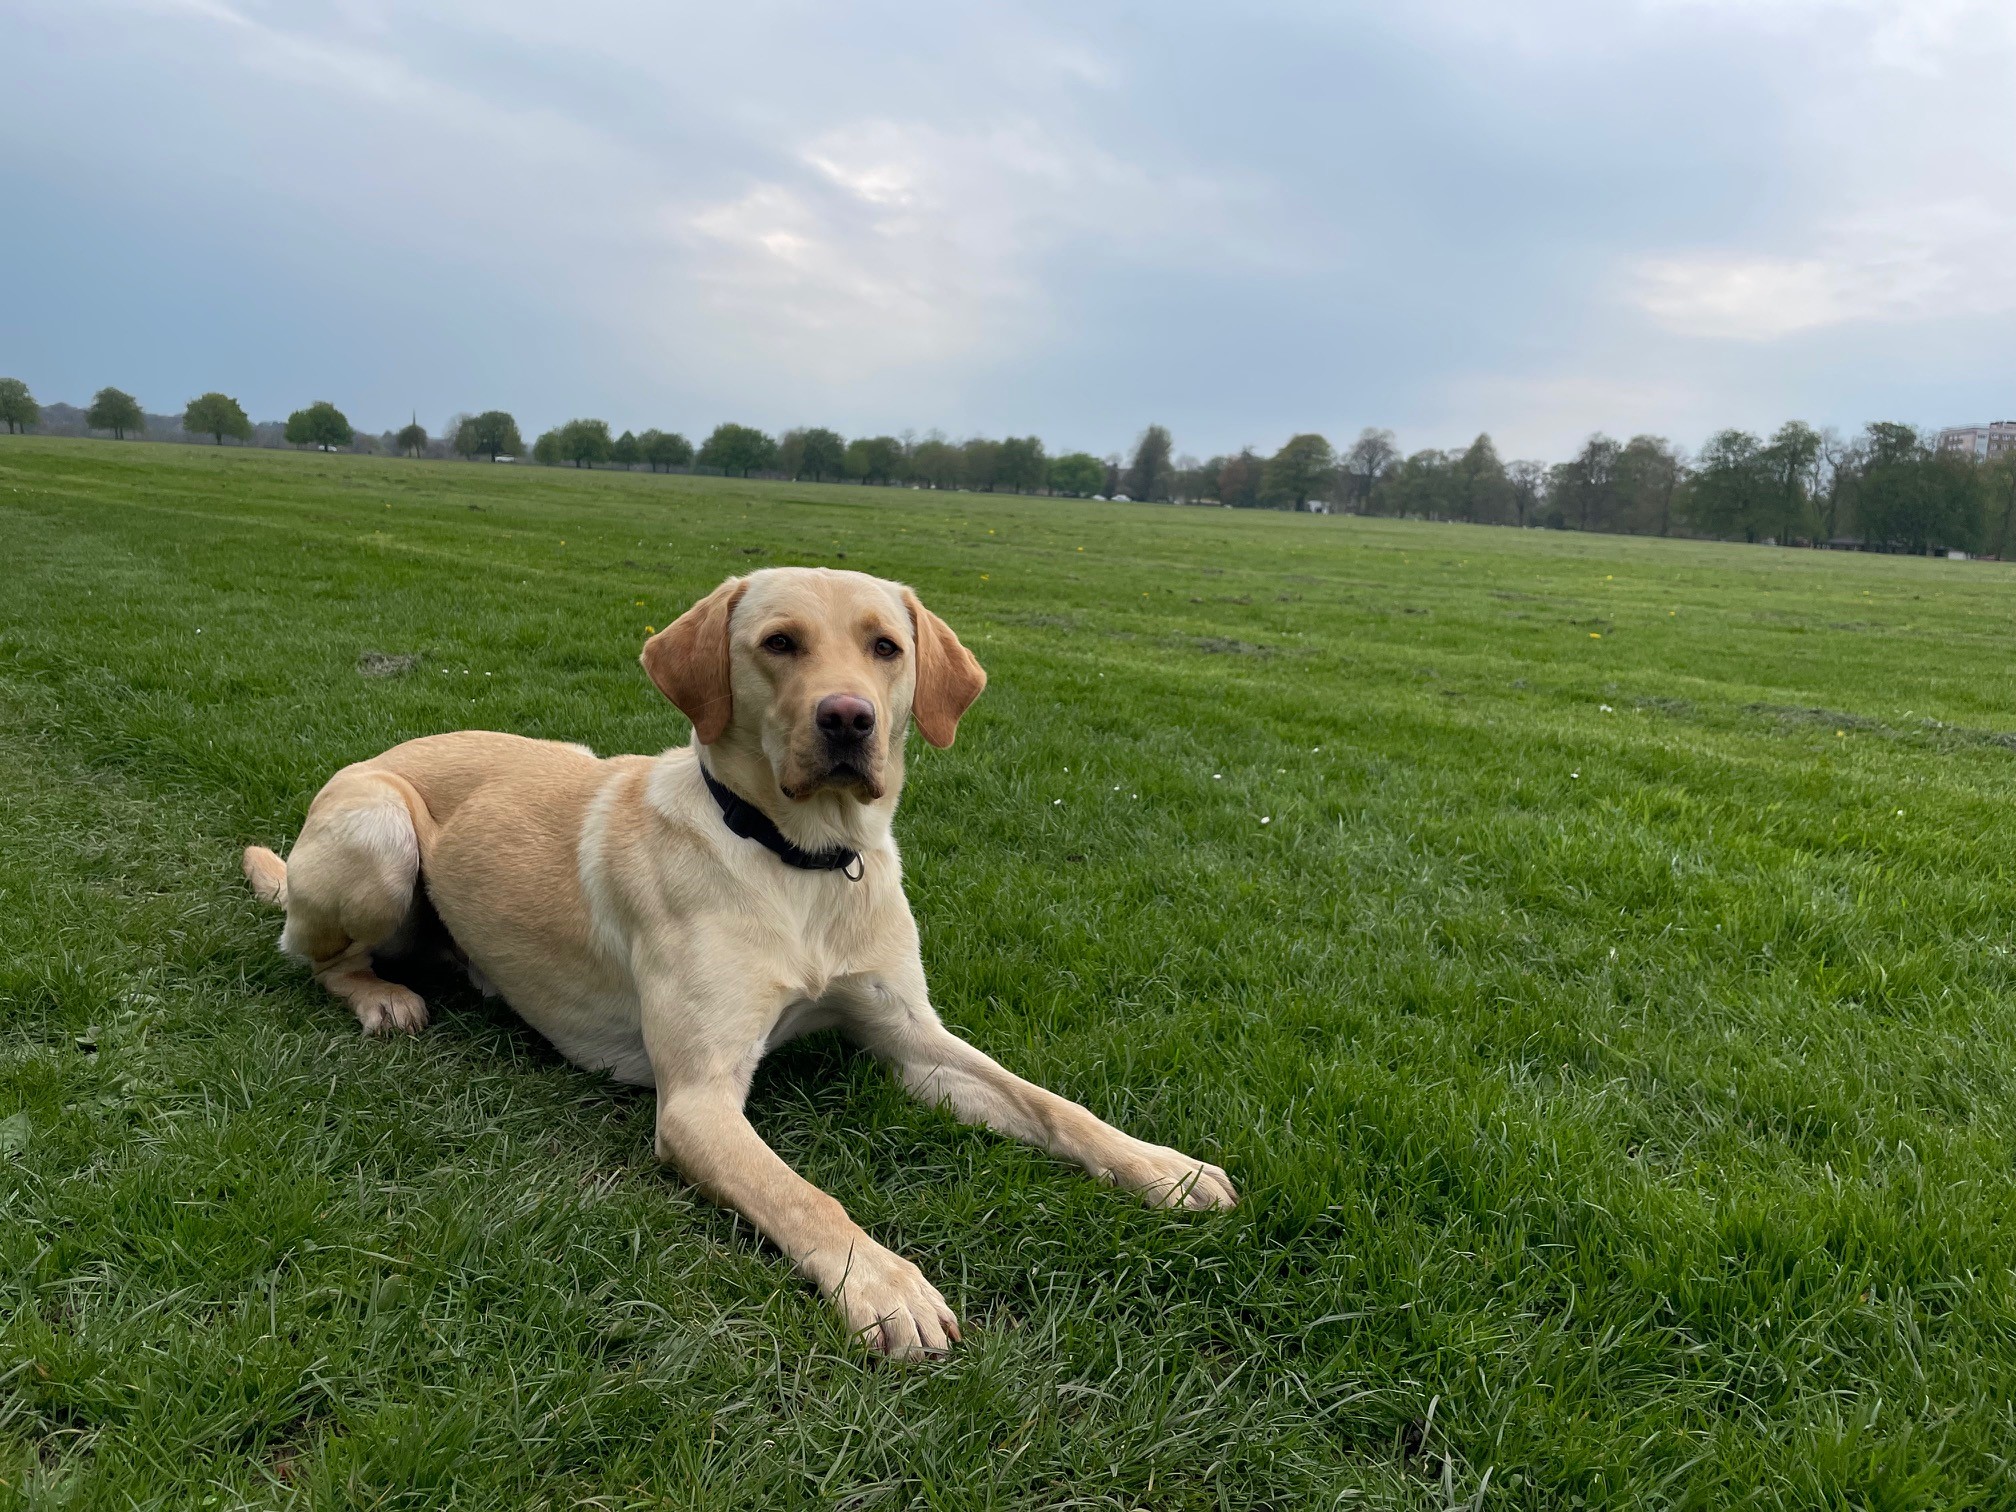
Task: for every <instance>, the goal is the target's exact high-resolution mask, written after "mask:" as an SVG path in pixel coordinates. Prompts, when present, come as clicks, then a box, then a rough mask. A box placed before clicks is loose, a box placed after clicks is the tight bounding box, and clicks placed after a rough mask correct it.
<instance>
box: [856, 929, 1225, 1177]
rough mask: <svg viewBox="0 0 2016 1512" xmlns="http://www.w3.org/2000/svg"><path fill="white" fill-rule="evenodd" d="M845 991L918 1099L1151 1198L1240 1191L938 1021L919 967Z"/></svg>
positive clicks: (865, 1036)
mask: <svg viewBox="0 0 2016 1512" xmlns="http://www.w3.org/2000/svg"><path fill="white" fill-rule="evenodd" d="M850 1000H851V1001H850V1006H851V1008H852V1009H853V1012H852V1013H851V1015H850V1022H851V1023H852V1025H853V1029H854V1033H855V1035H856V1037H857V1038H858V1039H859V1040H860V1041H861V1042H862V1043H863V1044H864V1045H866V1046H867V1047H868V1048H869V1049H870V1050H872V1051H874V1052H875V1053H876V1054H877V1055H879V1056H881V1057H882V1058H883V1059H884V1060H887V1061H889V1062H890V1063H891V1064H893V1065H894V1066H895V1067H896V1068H897V1070H899V1071H900V1072H901V1073H902V1075H903V1084H904V1085H905V1086H906V1087H908V1088H909V1089H910V1092H911V1094H912V1095H913V1096H915V1097H916V1098H918V1099H919V1100H920V1101H922V1102H927V1103H933V1104H936V1105H939V1106H942V1107H947V1108H950V1109H951V1110H952V1112H953V1113H954V1115H956V1116H957V1117H959V1118H961V1119H964V1120H965V1121H966V1122H967V1123H978V1124H985V1125H986V1126H987V1127H988V1128H990V1129H993V1130H995V1131H996V1132H998V1133H1001V1134H1006V1135H1007V1136H1008V1137H1009V1138H1011V1139H1019V1140H1021V1141H1022V1142H1023V1143H1024V1144H1032V1145H1036V1146H1037V1147H1038V1148H1040V1149H1045V1150H1048V1151H1049V1152H1050V1153H1051V1154H1053V1155H1057V1156H1061V1157H1062V1158H1063V1159H1065V1160H1072V1161H1076V1162H1077V1163H1078V1164H1079V1165H1081V1166H1083V1167H1084V1168H1085V1169H1086V1170H1087V1171H1089V1172H1091V1173H1092V1174H1093V1175H1094V1176H1096V1177H1098V1178H1099V1179H1100V1180H1101V1181H1107V1182H1111V1183H1112V1184H1113V1185H1115V1186H1121V1187H1126V1188H1127V1189H1128V1190H1130V1191H1135V1192H1139V1193H1140V1194H1141V1196H1142V1197H1143V1198H1144V1199H1145V1200H1146V1201H1147V1202H1148V1203H1149V1204H1150V1205H1151V1206H1155V1207H1189V1208H1229V1207H1232V1206H1234V1205H1236V1204H1237V1202H1238V1201H1239V1194H1238V1192H1237V1190H1236V1189H1235V1188H1234V1187H1233V1185H1232V1178H1231V1177H1229V1176H1227V1175H1226V1174H1225V1172H1224V1171H1222V1170H1221V1169H1219V1168H1218V1167H1217V1166H1215V1165H1212V1164H1211V1163H1210V1162H1209V1161H1205V1160H1197V1159H1195V1158H1193V1157H1191V1156H1189V1155H1185V1154H1184V1153H1183V1152H1182V1151H1180V1150H1172V1149H1170V1148H1169V1147H1168V1146H1167V1145H1157V1144H1149V1143H1148V1142H1147V1141H1145V1140H1140V1139H1136V1138H1134V1137H1133V1136H1132V1135H1129V1134H1123V1133H1122V1132H1121V1131H1120V1130H1118V1129H1116V1128H1114V1127H1113V1126H1112V1125H1111V1124H1109V1123H1106V1122H1104V1121H1103V1120H1102V1119H1100V1118H1098V1117H1097V1116H1096V1115H1094V1114H1093V1113H1092V1112H1091V1111H1090V1110H1088V1109H1086V1108H1082V1107H1080V1106H1079V1105H1078V1104H1077V1103H1074V1102H1072V1101H1071V1100H1070V1099H1069V1098H1064V1097H1059V1096H1058V1095H1057V1094H1056V1093H1054V1092H1046V1091H1045V1090H1044V1089H1043V1088H1041V1087H1039V1086H1037V1085H1035V1084H1034V1083H1033V1082H1026V1081H1024V1080H1023V1079H1022V1078H1021V1077H1019V1076H1017V1075H1015V1074H1014V1073H1013V1072H1012V1071H1009V1070H1008V1069H1006V1068H1005V1067H1003V1066H1001V1065H1000V1064H999V1063H997V1062H996V1061H994V1060H992V1059H990V1058H989V1057H988V1056H987V1055H986V1054H985V1053H984V1052H982V1051H980V1050H977V1049H975V1048H974V1047H973V1046H971V1045H969V1044H967V1043H966V1041H964V1040H962V1039H960V1038H959V1037H958V1036H957V1035H956V1034H954V1033H952V1031H951V1030H949V1029H947V1028H946V1027H945V1026H944V1024H942V1023H941V1022H939V1019H938V1015H937V1013H936V1012H935V1011H933V1009H932V1007H931V1005H930V1002H929V1001H928V1000H927V998H926V995H925V990H924V973H923V971H922V969H921V968H919V969H918V970H916V971H914V972H913V971H909V970H907V969H906V970H901V971H897V972H892V973H889V974H887V975H883V976H868V977H864V978H861V979H860V980H859V982H858V985H857V987H856V989H855V990H854V991H853V992H852V993H851V994H850Z"/></svg>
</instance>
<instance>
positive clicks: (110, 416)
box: [84, 388, 349, 441]
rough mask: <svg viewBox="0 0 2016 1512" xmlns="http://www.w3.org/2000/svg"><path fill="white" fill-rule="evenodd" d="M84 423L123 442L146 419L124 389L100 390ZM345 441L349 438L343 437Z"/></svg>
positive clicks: (138, 431)
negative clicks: (127, 433)
mask: <svg viewBox="0 0 2016 1512" xmlns="http://www.w3.org/2000/svg"><path fill="white" fill-rule="evenodd" d="M84 423H85V424H86V425H88V426H90V427H91V429H92V430H108V431H110V432H112V437H113V439H114V440H116V441H124V440H125V439H126V432H128V431H132V432H133V433H134V434H135V435H141V434H143V433H144V432H145V431H146V429H147V417H146V415H144V414H142V413H141V410H140V401H139V400H138V399H135V398H134V397H133V396H132V395H131V394H129V393H127V392H126V391H125V390H124V389H116V388H101V389H100V390H98V392H97V393H95V394H93V395H92V396H91V408H89V409H88V410H86V411H85V412H84ZM344 439H345V440H346V441H347V440H348V439H349V437H347V436H346V437H344Z"/></svg>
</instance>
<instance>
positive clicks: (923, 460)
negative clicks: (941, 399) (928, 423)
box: [907, 431, 964, 488]
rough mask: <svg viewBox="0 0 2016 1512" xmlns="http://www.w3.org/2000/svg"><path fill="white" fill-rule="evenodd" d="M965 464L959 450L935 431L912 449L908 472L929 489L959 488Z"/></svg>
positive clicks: (915, 480)
mask: <svg viewBox="0 0 2016 1512" xmlns="http://www.w3.org/2000/svg"><path fill="white" fill-rule="evenodd" d="M963 463H964V458H962V457H961V456H960V453H959V448H958V447H956V446H954V445H953V444H952V443H951V442H949V441H947V440H946V439H945V438H944V437H943V436H941V435H939V434H938V433H937V432H936V431H933V432H932V433H931V434H930V435H928V436H926V437H925V438H924V439H923V440H922V441H919V442H918V443H917V444H916V446H914V447H912V448H911V450H910V460H909V463H908V468H907V470H908V472H909V474H910V478H911V481H912V482H916V483H922V484H924V485H925V486H926V487H928V488H957V487H958V486H959V478H960V474H961V469H962V466H963Z"/></svg>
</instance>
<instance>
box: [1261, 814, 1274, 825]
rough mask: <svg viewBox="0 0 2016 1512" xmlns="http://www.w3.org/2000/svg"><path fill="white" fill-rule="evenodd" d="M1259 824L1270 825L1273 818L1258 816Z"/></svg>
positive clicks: (1268, 815) (1264, 815) (1263, 815)
mask: <svg viewBox="0 0 2016 1512" xmlns="http://www.w3.org/2000/svg"><path fill="white" fill-rule="evenodd" d="M1260 822H1261V823H1262V824H1272V823H1273V822H1274V817H1273V815H1271V814H1262V815H1261V816H1260Z"/></svg>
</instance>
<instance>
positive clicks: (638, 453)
mask: <svg viewBox="0 0 2016 1512" xmlns="http://www.w3.org/2000/svg"><path fill="white" fill-rule="evenodd" d="M643 459H644V449H643V448H642V447H641V446H639V445H638V444H637V437H636V436H635V435H634V434H633V433H632V432H630V431H627V430H626V431H625V432H623V434H622V435H620V436H618V437H617V438H616V439H615V441H614V442H613V443H611V445H610V447H609V460H610V461H611V462H614V463H616V464H617V465H619V466H621V467H635V466H636V465H637V464H638V463H639V462H641V461H642V460H643Z"/></svg>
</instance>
